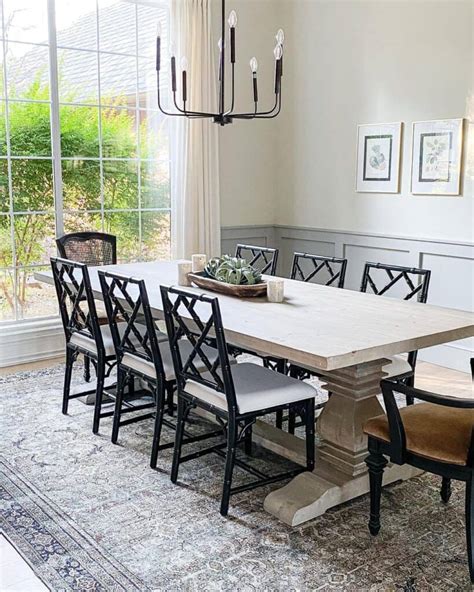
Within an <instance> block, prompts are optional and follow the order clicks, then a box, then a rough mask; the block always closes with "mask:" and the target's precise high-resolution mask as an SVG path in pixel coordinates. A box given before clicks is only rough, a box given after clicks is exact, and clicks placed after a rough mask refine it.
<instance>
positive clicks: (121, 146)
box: [102, 107, 137, 158]
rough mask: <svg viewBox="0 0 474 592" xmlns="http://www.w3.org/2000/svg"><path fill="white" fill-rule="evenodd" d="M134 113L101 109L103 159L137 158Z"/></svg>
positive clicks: (126, 110) (123, 110)
mask: <svg viewBox="0 0 474 592" xmlns="http://www.w3.org/2000/svg"><path fill="white" fill-rule="evenodd" d="M135 113H136V111H132V110H131V109H114V108H111V107H109V108H106V109H102V155H103V156H104V158H135V157H136V156H137V129H136V128H137V123H136V119H135Z"/></svg>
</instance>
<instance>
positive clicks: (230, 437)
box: [220, 417, 237, 516]
mask: <svg viewBox="0 0 474 592" xmlns="http://www.w3.org/2000/svg"><path fill="white" fill-rule="evenodd" d="M236 444H237V434H236V425H235V420H234V419H233V418H230V417H229V426H228V429H227V454H226V461H225V474H224V487H223V489H222V500H221V510H220V512H221V515H222V516H227V513H228V511H229V500H230V488H231V486H232V475H233V472H234V464H235V448H236Z"/></svg>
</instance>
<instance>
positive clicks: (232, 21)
mask: <svg viewBox="0 0 474 592" xmlns="http://www.w3.org/2000/svg"><path fill="white" fill-rule="evenodd" d="M227 22H228V23H229V27H230V28H231V29H235V27H236V26H237V13H236V12H235V10H231V12H230V14H229V20H228V21H227Z"/></svg>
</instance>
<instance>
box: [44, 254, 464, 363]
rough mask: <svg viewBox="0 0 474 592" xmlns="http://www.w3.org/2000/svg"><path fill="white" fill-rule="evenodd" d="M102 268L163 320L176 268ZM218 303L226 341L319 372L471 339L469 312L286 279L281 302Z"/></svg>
mask: <svg viewBox="0 0 474 592" xmlns="http://www.w3.org/2000/svg"><path fill="white" fill-rule="evenodd" d="M97 269H105V268H89V273H90V277H91V282H92V288H93V290H94V293H95V295H96V297H97V298H101V296H102V295H101V292H100V286H99V281H98V276H97ZM106 269H107V270H109V271H115V272H117V273H120V274H123V275H128V276H133V277H136V278H143V279H144V280H145V282H146V286H147V290H148V295H149V300H150V305H151V307H152V310H153V314H154V316H155V317H156V318H162V317H163V309H162V303H161V297H160V291H159V286H160V285H167V286H170V285H177V281H178V270H177V265H176V262H174V261H171V262H162V261H160V262H152V263H129V264H123V265H113V266H107V268H106ZM35 277H36V278H37V279H38V280H40V281H44V282H47V283H52V282H53V278H52V274H51V272H38V273H36V274H35ZM187 289H189V290H192V291H194V292H197V293H202V292H203V290H201V289H198V288H187ZM208 293H209V294H212V293H210V292H208ZM219 302H220V307H221V312H222V320H223V323H224V327H225V330H226V337H227V339H228V341H229V342H232V343H234V344H236V345H239V346H241V347H245V348H248V349H252V350H258V351H260V352H263V353H265V354H268V355H274V356H278V357H284V358H288V359H289V360H291V361H293V362H297V363H300V364H306V365H310V366H314V367H315V368H319V369H321V370H335V369H338V368H344V367H347V366H351V365H353V364H358V363H362V362H370V361H372V360H377V359H381V358H386V357H389V356H392V355H395V354H399V353H405V352H408V351H413V350H416V349H422V348H425V347H431V346H434V345H439V344H442V343H447V342H450V341H456V340H458V339H464V338H466V337H471V336H474V314H473V313H471V312H467V311H461V310H455V309H450V308H444V307H439V306H431V305H429V304H419V303H417V302H409V301H402V300H395V299H392V298H387V297H383V296H375V295H372V294H362V293H360V292H354V291H352V290H341V289H338V288H333V287H327V286H320V285H318V284H312V283H304V282H300V281H296V280H289V279H285V300H284V302H283V303H272V302H268V301H267V300H266V298H255V299H238V298H233V297H229V296H221V295H219Z"/></svg>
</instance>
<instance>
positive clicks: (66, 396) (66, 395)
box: [62, 347, 74, 415]
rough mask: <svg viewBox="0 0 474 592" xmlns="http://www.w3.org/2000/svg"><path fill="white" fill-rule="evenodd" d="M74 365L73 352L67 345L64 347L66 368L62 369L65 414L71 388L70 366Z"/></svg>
mask: <svg viewBox="0 0 474 592" xmlns="http://www.w3.org/2000/svg"><path fill="white" fill-rule="evenodd" d="M73 365H74V352H73V350H72V349H70V348H69V347H67V348H66V368H65V371H64V389H63V408H62V412H63V414H64V415H67V408H68V405H69V392H70V390H71V378H72V367H73Z"/></svg>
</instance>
